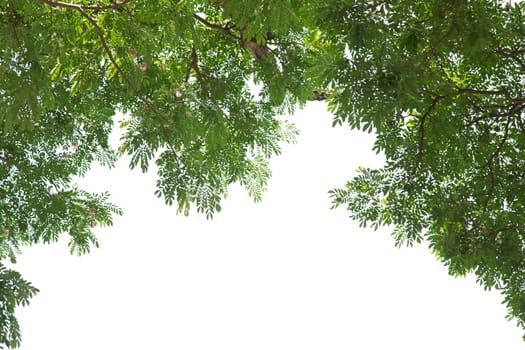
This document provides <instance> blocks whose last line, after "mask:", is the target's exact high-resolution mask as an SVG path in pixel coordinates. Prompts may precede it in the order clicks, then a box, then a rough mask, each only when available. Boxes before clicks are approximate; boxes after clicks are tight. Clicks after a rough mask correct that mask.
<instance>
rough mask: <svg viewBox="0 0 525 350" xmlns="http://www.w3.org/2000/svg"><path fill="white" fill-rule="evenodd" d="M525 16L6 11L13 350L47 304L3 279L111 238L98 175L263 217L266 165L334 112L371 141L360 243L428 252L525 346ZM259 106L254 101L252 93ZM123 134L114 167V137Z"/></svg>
mask: <svg viewBox="0 0 525 350" xmlns="http://www.w3.org/2000/svg"><path fill="white" fill-rule="evenodd" d="M524 10H525V5H524V4H523V3H521V2H518V3H511V2H507V1H488V0H486V1H478V2H474V1H472V2H470V1H464V0H454V1H440V0H430V1H424V2H413V1H399V0H380V1H356V0H327V1H303V0H301V1H298V0H263V1H255V0H243V1H228V0H224V1H221V0H155V1H152V0H120V1H119V0H116V1H110V0H76V1H71V2H62V1H53V0H0V43H1V44H0V45H1V46H0V47H1V50H0V102H1V104H2V108H3V113H2V114H1V116H0V135H1V137H0V228H1V229H2V234H1V235H0V345H1V344H3V345H5V346H8V347H16V346H18V345H19V344H20V332H19V329H18V324H17V323H16V318H15V317H14V309H15V306H16V305H19V304H26V303H27V302H28V300H29V298H30V297H31V296H32V295H34V294H35V293H36V292H37V290H36V289H35V288H34V287H33V286H31V284H30V283H29V282H27V281H25V280H23V279H22V278H21V276H20V275H19V274H18V273H16V272H15V271H12V270H8V269H6V268H5V267H4V265H2V264H1V261H2V260H4V259H11V260H12V261H15V260H16V256H17V255H18V254H19V253H20V247H21V246H23V245H30V244H36V243H50V242H54V241H57V239H58V237H59V236H60V235H62V234H68V235H69V236H70V243H69V245H70V249H71V251H72V252H73V253H78V254H83V253H86V252H89V249H90V247H91V246H92V245H95V246H97V240H96V236H95V235H94V233H93V228H94V227H96V226H103V225H110V224H111V223H112V216H113V215H120V214H121V210H120V209H119V208H118V206H116V205H114V204H112V203H110V202H109V201H108V198H109V194H108V193H101V194H97V193H88V192H86V191H84V190H82V189H81V188H79V187H78V186H77V185H76V184H75V178H76V177H78V176H83V175H84V174H86V172H87V171H88V170H89V168H90V166H91V164H92V163H93V162H99V163H101V164H104V165H107V166H112V164H114V162H115V160H116V159H117V158H118V157H119V156H122V155H129V156H131V163H130V168H139V169H141V170H142V171H144V172H146V171H148V169H149V168H150V166H151V165H152V164H155V166H156V169H157V191H156V193H155V194H156V195H157V196H159V197H163V198H164V200H165V201H166V203H167V204H169V205H172V204H173V205H175V206H176V208H177V210H178V212H181V213H184V214H188V213H189V212H190V210H191V208H192V207H194V208H195V209H196V211H198V212H201V213H203V214H204V215H206V216H207V217H208V218H211V217H212V216H213V215H214V213H216V212H217V211H220V202H221V200H222V199H223V198H224V197H225V196H226V195H227V190H228V186H229V185H230V184H232V183H240V184H241V185H243V186H244V187H245V188H246V190H247V191H248V193H249V194H250V195H251V196H252V197H253V198H254V200H256V201H258V200H261V197H262V194H263V192H264V190H265V184H266V181H267V180H268V178H269V176H270V173H271V172H270V169H269V167H268V159H269V158H270V157H272V156H273V155H277V154H279V153H280V143H281V142H293V141H294V137H295V135H296V134H297V130H296V129H295V128H294V126H293V125H292V124H290V123H288V122H287V121H285V120H284V119H283V118H281V117H280V116H281V115H282V114H284V113H293V111H294V109H295V108H297V107H302V106H304V104H305V103H306V101H308V100H319V101H321V100H326V103H328V106H329V108H330V110H331V111H332V112H333V114H334V119H333V124H334V126H336V125H343V124H345V125H346V124H347V125H349V126H350V127H351V128H354V129H361V130H364V131H367V132H373V133H375V134H376V136H377V141H376V142H375V146H374V150H375V151H376V152H381V153H383V154H384V155H385V158H386V164H385V166H384V167H383V168H381V169H364V168H363V169H359V175H358V176H356V177H355V178H353V179H351V180H350V181H349V182H348V184H347V185H346V186H345V187H344V188H341V189H334V190H333V191H331V193H330V194H331V196H332V199H333V203H334V206H341V205H342V206H345V207H347V208H348V210H349V211H350V216H351V217H352V218H354V219H356V220H358V221H359V222H360V223H361V224H362V225H372V226H373V227H378V226H380V225H391V226H392V227H393V234H394V237H395V238H396V242H397V243H398V244H399V245H403V244H408V245H411V244H413V243H414V242H421V241H423V240H425V241H428V242H429V243H430V247H431V249H432V252H433V253H434V254H435V255H436V256H437V257H438V259H440V260H441V261H442V262H443V263H444V264H446V265H447V266H448V267H449V271H450V273H451V274H452V275H465V274H467V273H474V274H475V275H476V276H477V277H478V281H479V283H480V284H481V285H483V286H484V287H485V288H486V289H491V288H496V289H499V290H501V291H502V292H503V294H504V298H505V299H504V302H505V303H506V305H507V307H508V312H509V313H508V317H509V318H514V319H516V320H517V322H518V325H519V326H521V327H523V328H525V290H524V288H525V287H524V286H525V246H524V245H525V242H524V239H525V212H524V211H523V208H524V205H525V178H524V175H523V173H524V172H523V167H524V165H525V157H524V156H523V155H522V151H523V150H524V149H525V128H524V120H523V117H524V112H523V110H524V108H525V91H524V89H523V87H524V84H525V21H524V19H523V12H524ZM256 91H258V92H256ZM117 111H119V112H122V113H124V115H125V118H124V119H123V120H121V121H119V125H120V127H121V128H122V129H123V136H122V139H121V145H120V147H119V149H118V150H113V149H111V147H110V146H109V143H108V137H109V134H110V132H111V131H112V129H113V125H114V123H115V122H116V121H115V120H114V119H115V114H116V112H117Z"/></svg>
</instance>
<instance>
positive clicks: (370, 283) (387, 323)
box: [14, 104, 524, 350]
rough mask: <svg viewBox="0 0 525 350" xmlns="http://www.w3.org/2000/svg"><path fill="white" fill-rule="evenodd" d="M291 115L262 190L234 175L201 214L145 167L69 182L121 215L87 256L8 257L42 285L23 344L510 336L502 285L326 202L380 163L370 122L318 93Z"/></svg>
mask: <svg viewBox="0 0 525 350" xmlns="http://www.w3.org/2000/svg"><path fill="white" fill-rule="evenodd" d="M290 120H291V121H293V122H294V123H296V124H297V125H298V127H299V129H300V130H301V136H300V137H299V139H298V141H299V142H298V144H296V145H289V146H285V147H284V148H283V155H282V156H279V157H276V158H275V159H274V160H273V161H272V169H273V177H272V179H271V181H270V183H269V189H268V192H267V193H266V194H265V196H264V199H263V202H262V203H258V204H254V203H253V202H252V200H251V199H249V198H248V197H247V195H246V194H245V193H244V191H243V190H241V189H240V188H238V187H235V186H234V187H233V188H232V190H231V192H230V196H229V198H228V199H227V200H226V201H225V202H224V204H223V211H222V212H221V213H220V214H218V215H217V216H216V217H215V219H213V220H212V221H207V220H206V219H205V218H204V217H203V216H200V215H198V214H195V213H192V214H191V215H190V217H184V216H181V215H178V216H177V215H175V208H170V207H167V206H165V205H164V203H163V201H162V200H161V199H157V198H156V197H155V196H154V195H153V191H154V183H155V176H154V174H153V173H151V174H147V175H143V174H141V173H140V172H139V171H133V172H131V171H129V170H128V168H127V163H126V162H125V161H123V162H119V165H118V167H117V168H116V169H113V170H111V171H108V170H107V169H101V168H98V167H97V168H95V169H94V170H93V171H92V172H91V173H90V174H89V175H88V177H87V178H86V179H83V180H82V182H81V183H82V185H83V186H84V187H85V188H88V189H89V190H92V191H104V190H109V191H110V192H111V193H112V198H111V200H112V201H113V202H114V203H117V204H118V205H120V206H121V207H122V208H123V209H124V216H123V217H119V218H117V219H116V221H115V224H114V226H113V227H111V228H101V229H97V234H98V237H99V239H100V243H101V247H100V248H99V249H94V250H93V251H92V252H91V254H89V255H86V256H82V257H75V256H73V257H72V256H70V255H69V253H68V248H67V240H63V241H61V242H59V243H57V244H53V245H50V246H43V245H40V246H34V247H29V248H26V249H25V250H24V253H23V255H22V256H21V257H20V258H19V262H18V263H17V264H16V266H14V268H15V269H17V270H19V271H20V272H21V273H22V274H23V276H24V277H25V278H26V279H28V280H29V281H32V282H33V284H34V285H35V286H37V287H38V288H39V289H40V290H41V292H40V293H39V294H38V295H37V296H36V297H35V298H34V299H33V300H32V302H31V304H30V306H29V307H25V308H21V309H20V311H19V312H18V317H19V320H20V322H21V326H22V332H23V344H22V348H21V349H22V350H41V349H50V350H51V349H52V350H88V349H89V350H93V349H97V350H100V349H102V350H105V349H107V350H117V349H126V350H139V349H141V350H142V349H155V350H164V349H178V350H179V349H180V350H190V349H191V350H193V349H199V350H201V349H202V350H208V349H228V350H237V349H238V350H241V349H242V350H252V349H261V350H262V349H265V350H266V349H272V350H281V349H282V350H285V349H286V350H292V349H298V350H299V349H300V350H305V349H323V350H324V349H330V350H337V349H404V350H412V349H414V350H416V349H417V350H421V349H443V348H445V349H462V348H463V349H491V348H494V349H506V350H512V349H523V347H524V343H523V341H522V339H521V336H522V331H521V330H520V329H519V328H517V327H516V326H515V323H514V322H507V321H506V320H505V318H504V316H505V308H504V306H503V305H501V300H502V297H501V296H500V295H498V294H497V293H495V292H492V293H489V292H485V291H484V290H483V288H482V287H481V286H479V285H477V284H476V283H475V279H474V278H466V279H455V278H453V277H451V276H448V274H447V270H446V268H445V267H443V266H442V265H441V264H440V263H439V262H438V261H437V260H436V259H435V258H434V256H433V255H431V254H430V251H429V250H428V249H427V248H426V246H425V245H424V244H423V245H420V246H416V247H414V248H401V249H397V248H395V247H394V242H393V239H392V238H391V237H390V230H389V229H384V230H380V231H377V232H374V231H373V230H371V229H360V228H358V226H357V224H356V223H355V222H352V221H351V220H350V219H349V218H348V217H347V216H348V213H347V212H346V211H345V210H335V211H334V210H329V207H330V200H329V198H328V195H327V192H328V190H329V189H331V188H333V187H339V186H342V185H343V184H344V183H345V181H346V180H349V179H350V178H351V177H352V176H353V175H354V174H355V169H356V168H357V167H358V166H359V165H362V166H371V167H378V166H380V165H381V162H382V159H381V157H379V156H376V155H375V154H374V153H372V152H371V147H372V141H373V139H372V137H371V136H370V135H367V134H364V133H360V132H351V131H350V130H349V128H347V127H339V128H336V129H333V128H332V127H331V121H332V120H331V116H330V115H329V114H328V113H326V112H325V111H324V107H323V105H322V104H312V105H309V106H308V108H307V109H306V110H305V111H302V112H298V113H296V115H295V116H293V117H290Z"/></svg>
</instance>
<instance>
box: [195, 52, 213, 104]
mask: <svg viewBox="0 0 525 350" xmlns="http://www.w3.org/2000/svg"><path fill="white" fill-rule="evenodd" d="M191 67H193V70H194V71H195V74H196V75H197V81H198V82H199V85H200V87H201V90H202V93H203V94H204V96H206V97H207V98H208V99H209V98H210V92H209V91H208V89H207V88H206V85H205V84H204V79H203V76H202V72H201V70H200V68H199V60H198V58H197V51H196V50H195V46H193V47H192V48H191Z"/></svg>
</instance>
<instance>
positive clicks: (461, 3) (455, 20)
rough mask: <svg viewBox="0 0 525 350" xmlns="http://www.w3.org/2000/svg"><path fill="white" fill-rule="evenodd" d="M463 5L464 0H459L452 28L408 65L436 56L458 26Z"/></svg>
mask: <svg viewBox="0 0 525 350" xmlns="http://www.w3.org/2000/svg"><path fill="white" fill-rule="evenodd" d="M462 6H463V0H458V4H457V6H456V12H455V13H454V17H452V23H451V24H450V28H449V29H448V31H447V32H446V33H445V34H444V35H443V36H442V37H441V38H440V39H439V40H438V41H437V42H436V43H435V44H434V46H433V47H432V48H430V50H428V51H427V52H426V53H424V54H422V55H420V56H418V57H416V58H415V59H413V60H412V61H410V62H408V64H407V65H408V66H413V65H415V64H417V63H419V62H421V61H422V60H424V59H426V58H428V57H431V56H434V55H435V54H436V52H437V50H438V49H439V47H440V46H441V45H443V43H444V42H445V41H446V40H447V39H448V38H449V37H450V36H451V35H452V33H453V32H454V29H455V28H456V24H457V22H458V18H459V12H460V11H461V7H462Z"/></svg>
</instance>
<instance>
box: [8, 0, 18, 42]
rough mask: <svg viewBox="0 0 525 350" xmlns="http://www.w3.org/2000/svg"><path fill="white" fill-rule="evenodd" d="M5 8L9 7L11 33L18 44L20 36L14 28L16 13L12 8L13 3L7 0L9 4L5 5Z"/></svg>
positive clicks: (16, 22) (16, 23)
mask: <svg viewBox="0 0 525 350" xmlns="http://www.w3.org/2000/svg"><path fill="white" fill-rule="evenodd" d="M7 8H8V9H9V12H10V13H11V16H12V19H11V25H12V27H13V34H14V36H15V40H16V43H17V44H18V45H19V46H20V38H19V37H18V31H17V30H16V26H17V25H18V20H16V14H15V11H14V10H13V4H12V2H11V0H9V4H8V5H7Z"/></svg>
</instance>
